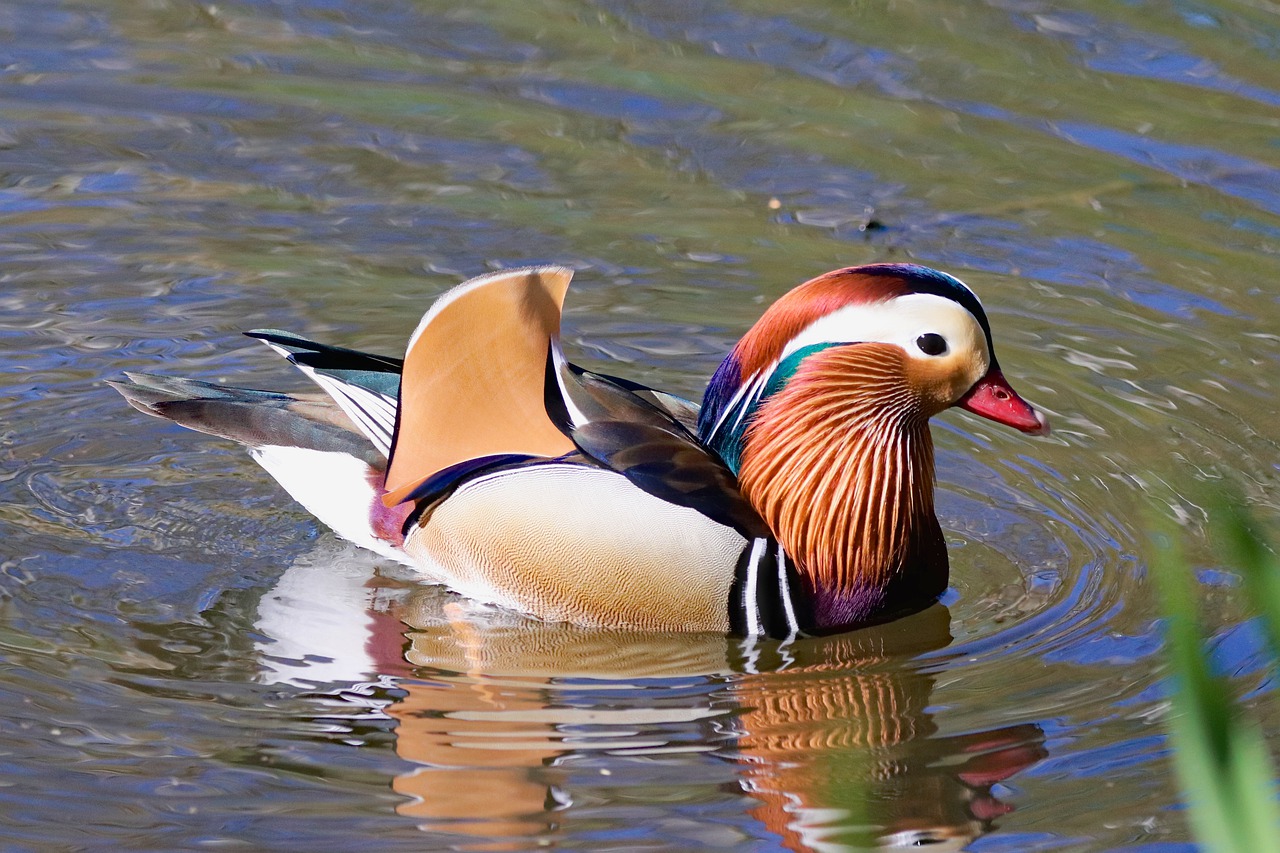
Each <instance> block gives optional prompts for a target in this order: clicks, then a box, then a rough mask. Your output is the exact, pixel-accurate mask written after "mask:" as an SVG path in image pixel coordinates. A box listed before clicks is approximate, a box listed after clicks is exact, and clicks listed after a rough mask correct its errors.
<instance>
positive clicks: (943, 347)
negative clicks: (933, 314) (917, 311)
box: [916, 332, 947, 355]
mask: <svg viewBox="0 0 1280 853" xmlns="http://www.w3.org/2000/svg"><path fill="white" fill-rule="evenodd" d="M916 346H918V347H920V352H922V353H924V354H925V355H942V354H943V353H944V352H946V351H947V339H946V338H944V337H943V336H942V335H938V334H934V333H933V332H927V333H926V334H923V335H921V336H920V337H918V338H916Z"/></svg>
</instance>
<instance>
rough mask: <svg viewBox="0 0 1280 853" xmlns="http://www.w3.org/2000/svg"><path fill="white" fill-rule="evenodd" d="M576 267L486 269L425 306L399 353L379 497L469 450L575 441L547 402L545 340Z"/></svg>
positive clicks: (406, 487)
mask: <svg viewBox="0 0 1280 853" xmlns="http://www.w3.org/2000/svg"><path fill="white" fill-rule="evenodd" d="M572 276H573V271H572V270H569V269H566V268H564V267H537V268H534V269H523V270H512V271H509V272H503V273H499V274H496V275H490V276H484V277H482V278H477V279H472V280H470V281H468V282H465V283H463V284H461V285H459V286H458V287H456V288H454V289H453V290H451V291H449V292H448V293H446V294H445V295H444V296H442V297H440V299H439V300H438V301H437V302H436V304H435V305H434V306H432V308H431V310H430V311H429V312H427V315H426V316H425V317H424V318H423V320H422V323H421V324H420V325H419V326H418V330H417V332H416V333H415V334H414V336H413V338H412V339H411V340H410V342H409V350H408V352H407V353H406V354H405V365H404V377H403V379H402V381H401V383H400V405H399V411H398V413H397V419H396V436H395V442H394V444H393V445H392V448H391V462H390V466H389V468H388V472H387V490H388V493H387V495H386V497H385V498H384V499H383V500H384V502H385V503H387V504H388V505H393V504H395V503H399V502H400V501H401V500H403V499H404V497H405V496H406V495H407V494H408V493H409V492H411V491H412V490H413V487H414V486H415V485H417V483H419V482H421V481H422V480H423V479H424V478H425V477H428V476H430V475H432V474H434V473H435V472H437V471H440V470H442V469H444V468H447V467H449V466H450V465H454V464H456V463H458V462H462V461H465V460H467V459H473V458H476V457H478V456H487V455H493V454H505V453H522V454H531V455H535V456H559V455H561V454H564V453H568V452H570V451H571V450H573V444H572V443H571V442H570V441H569V439H567V438H565V436H564V434H563V433H561V432H560V430H558V429H557V428H556V426H555V424H553V423H552V422H551V420H550V418H548V417H547V411H546V407H545V405H544V402H543V384H544V382H543V380H544V376H545V368H546V362H547V347H548V346H549V344H550V341H551V338H552V337H554V336H556V335H558V334H559V332H560V310H561V306H562V305H563V304H564V296H565V292H566V291H567V290H568V288H569V279H570V278H571V277H572Z"/></svg>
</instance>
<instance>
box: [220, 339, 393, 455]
mask: <svg viewBox="0 0 1280 853" xmlns="http://www.w3.org/2000/svg"><path fill="white" fill-rule="evenodd" d="M245 334H246V335H248V336H249V337H251V338H256V339H257V340H260V341H262V342H263V343H265V344H266V345H267V346H269V347H271V348H272V349H273V350H275V351H276V352H278V353H279V354H280V355H282V356H284V357H285V358H287V359H288V360H289V361H290V362H291V363H292V364H293V365H294V366H296V367H297V368H298V369H299V370H301V371H302V372H303V373H305V374H306V375H307V377H308V378H309V379H311V380H312V381H313V382H315V383H316V384H317V385H319V386H320V387H321V388H323V389H324V390H325V391H326V392H327V393H328V394H329V396H330V397H332V398H333V399H334V400H335V401H337V403H338V405H339V406H341V407H342V410H343V411H344V412H346V413H347V414H348V415H349V416H350V417H351V420H352V421H353V422H354V423H355V425H356V426H357V427H358V428H359V429H360V431H361V432H362V433H364V435H365V437H366V438H368V439H369V441H371V442H373V445H374V447H376V448H377V449H378V450H379V452H381V453H382V455H383V456H390V455H391V444H392V439H393V437H394V435H395V430H396V409H397V406H398V402H397V401H398V398H399V394H400V371H401V368H402V367H403V366H404V362H402V361H401V360H400V359H396V358H389V357H387V356H381V355H373V354H371V353H366V352H360V351H358V350H352V349H346V348H345V347H333V346H329V345H328V344H319V343H316V342H315V341H309V340H307V339H306V338H301V337H298V336H297V335H294V334H291V333H289V332H282V331H279V330H278V329H256V330H254V331H252V332H246V333H245Z"/></svg>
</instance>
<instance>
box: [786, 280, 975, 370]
mask: <svg viewBox="0 0 1280 853" xmlns="http://www.w3.org/2000/svg"><path fill="white" fill-rule="evenodd" d="M930 333H932V334H937V335H941V336H942V337H943V339H944V340H945V341H946V343H947V347H948V350H949V351H950V352H961V351H966V350H970V351H973V352H974V353H975V354H979V355H980V356H981V357H982V359H983V360H985V361H989V360H990V353H989V352H987V340H986V334H985V333H984V332H983V331H982V327H981V325H979V323H978V320H977V318H975V317H974V316H973V315H972V314H970V313H969V311H968V310H967V309H966V308H965V307H964V306H963V305H961V304H960V303H958V302H955V301H953V300H951V299H947V298H946V297H943V296H935V295H933V294H931V293H912V294H908V295H907V296H899V297H896V298H894V299H889V300H887V301H885V302H877V303H873V304H869V305H868V304H864V305H848V306H846V307H844V308H841V309H839V310H837V311H833V312H831V313H830V314H828V315H826V316H825V317H820V318H818V319H817V320H815V321H813V322H812V323H810V324H809V325H808V326H807V327H806V328H805V329H804V330H802V331H801V332H800V334H798V335H796V336H795V337H794V338H792V339H791V340H790V341H789V342H788V343H787V345H786V347H785V348H784V349H783V351H782V358H783V359H785V358H786V357H787V356H788V355H790V354H791V353H793V352H795V351H797V350H799V349H803V348H804V347H807V346H814V345H816V344H825V343H888V344H897V345H898V346H900V347H902V348H903V349H904V350H906V352H907V353H908V354H910V355H913V356H915V357H918V358H924V357H926V356H925V355H924V353H923V352H922V351H921V349H920V347H919V346H918V345H917V344H916V341H917V340H918V339H919V338H920V336H921V335H925V334H930Z"/></svg>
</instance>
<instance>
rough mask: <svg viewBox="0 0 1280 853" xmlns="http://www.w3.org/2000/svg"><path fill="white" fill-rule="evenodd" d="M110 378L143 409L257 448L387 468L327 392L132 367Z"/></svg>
mask: <svg viewBox="0 0 1280 853" xmlns="http://www.w3.org/2000/svg"><path fill="white" fill-rule="evenodd" d="M125 375H126V376H128V378H129V381H127V382H126V381H119V380H117V381H109V382H108V383H107V384H109V385H110V386H111V387H112V388H115V389H116V390H117V391H119V392H120V394H121V395H122V396H123V397H124V398H125V400H127V401H128V403H129V405H131V406H133V407H134V408H135V409H137V410H138V411H140V412H143V413H145V414H148V415H152V416H153V417H158V418H165V419H167V420H171V421H173V422H175V423H177V424H179V425H181V426H184V427H187V428H188V429H193V430H196V431H197V432H203V433H207V434H209V435H216V436H218V437H219V438H228V439H231V440H232V441H236V442H239V443H240V444H244V445H247V446H249V447H251V448H261V447H266V446H277V447H298V448H302V449H304V450H318V451H321V452H324V453H342V454H346V455H348V456H354V457H355V458H357V459H359V460H361V461H362V462H365V463H367V464H368V465H370V466H371V467H374V468H376V469H378V470H383V469H385V467H386V457H385V456H382V455H381V454H379V453H378V452H377V450H376V449H375V448H374V447H372V446H370V444H369V442H368V441H367V440H366V439H365V437H364V436H363V435H362V434H361V432H360V431H359V430H358V429H357V428H356V425H355V424H353V423H352V422H351V419H350V418H348V417H347V416H346V414H345V413H343V411H342V410H341V409H339V408H338V407H337V406H336V405H334V404H333V402H332V401H330V400H329V399H328V398H327V397H325V396H323V395H320V394H314V395H302V394H299V395H288V394H279V393H275V392H272V391H258V390H255V389H252V388H237V387H230V386H226V385H215V384H212V383H209V382H200V381H198V380H194V379H179V378H176V377H170V376H155V375H152V374H147V373H126V374H125Z"/></svg>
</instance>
